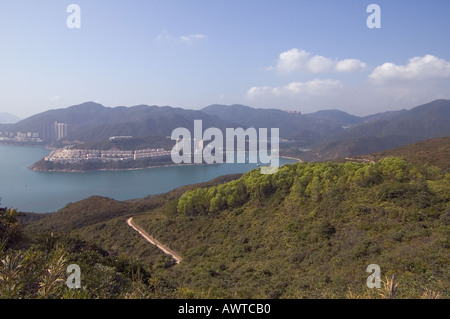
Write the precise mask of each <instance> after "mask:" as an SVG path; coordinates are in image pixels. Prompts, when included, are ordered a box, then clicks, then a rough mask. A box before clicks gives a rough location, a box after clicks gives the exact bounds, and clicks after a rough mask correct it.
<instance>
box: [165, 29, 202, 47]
mask: <svg viewBox="0 0 450 319" xmlns="http://www.w3.org/2000/svg"><path fill="white" fill-rule="evenodd" d="M206 38H207V36H206V35H204V34H200V33H197V34H190V35H182V36H174V35H173V34H170V33H169V31H167V30H162V31H161V33H160V34H159V35H158V36H157V37H156V39H157V40H165V41H172V42H181V43H186V44H193V43H194V41H198V40H203V39H206Z"/></svg>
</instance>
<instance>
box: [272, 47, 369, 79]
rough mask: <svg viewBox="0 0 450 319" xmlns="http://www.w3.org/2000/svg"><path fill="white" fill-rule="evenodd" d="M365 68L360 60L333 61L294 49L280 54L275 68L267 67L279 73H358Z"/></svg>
mask: <svg viewBox="0 0 450 319" xmlns="http://www.w3.org/2000/svg"><path fill="white" fill-rule="evenodd" d="M366 67H367V65H366V63H364V62H361V61H360V60H356V59H345V60H337V59H334V60H333V59H330V58H327V57H324V56H321V55H313V54H311V53H310V52H307V51H305V50H299V49H296V48H294V49H291V50H289V51H286V52H282V53H281V54H280V55H279V57H278V61H277V65H276V66H275V67H273V66H272V67H269V70H277V71H278V72H280V73H291V72H308V73H322V72H359V71H363V70H364V69H365V68H366Z"/></svg>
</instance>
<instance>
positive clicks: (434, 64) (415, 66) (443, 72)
mask: <svg viewBox="0 0 450 319" xmlns="http://www.w3.org/2000/svg"><path fill="white" fill-rule="evenodd" d="M449 77H450V62H448V61H446V60H444V59H440V58H437V57H435V56H433V55H425V56H424V57H414V58H412V59H410V60H409V63H408V64H407V65H396V64H394V63H384V64H383V65H380V66H378V67H376V68H375V70H373V72H372V73H371V74H370V75H369V79H370V80H371V81H373V82H375V83H386V82H395V81H417V80H418V81H422V80H429V79H442V78H449Z"/></svg>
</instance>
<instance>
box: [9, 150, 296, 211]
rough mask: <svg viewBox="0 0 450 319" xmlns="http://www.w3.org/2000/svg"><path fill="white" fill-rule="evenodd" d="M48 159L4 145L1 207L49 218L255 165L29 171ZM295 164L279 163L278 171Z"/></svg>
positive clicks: (39, 153)
mask: <svg viewBox="0 0 450 319" xmlns="http://www.w3.org/2000/svg"><path fill="white" fill-rule="evenodd" d="M48 154H49V150H48V149H46V148H43V147H31V146H12V145H0V198H1V206H2V207H14V208H16V209H18V210H20V211H24V212H35V213H45V212H53V211H56V210H58V209H60V208H63V207H64V206H65V205H66V204H67V203H70V202H76V201H79V200H82V199H84V198H88V197H90V196H93V195H99V196H105V197H110V198H114V199H117V200H128V199H133V198H142V197H145V196H147V195H152V194H159V193H164V192H167V191H170V190H172V189H174V188H177V187H180V186H183V185H188V184H195V183H200V182H205V181H208V180H211V179H213V178H215V177H218V176H221V175H225V174H234V173H245V172H248V171H250V170H252V169H255V168H256V167H257V165H256V164H249V163H246V164H215V165H185V166H167V167H155V168H148V169H141V170H123V171H93V172H84V173H65V172H35V171H32V170H30V169H28V167H29V166H30V165H32V164H33V163H35V162H36V161H38V160H40V159H41V158H42V157H44V156H46V155H48ZM293 162H295V160H292V159H286V158H280V165H284V164H288V163H293Z"/></svg>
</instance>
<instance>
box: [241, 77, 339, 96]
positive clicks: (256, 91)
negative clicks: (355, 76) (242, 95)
mask: <svg viewBox="0 0 450 319" xmlns="http://www.w3.org/2000/svg"><path fill="white" fill-rule="evenodd" d="M342 87H343V84H342V83H341V82H340V81H337V80H330V79H327V80H320V79H314V80H311V81H308V82H292V83H290V84H288V85H286V86H282V87H269V86H263V87H258V86H254V87H252V88H251V89H249V90H248V91H247V98H249V99H255V98H271V97H276V98H279V97H281V98H285V97H287V98H299V97H300V98H302V97H303V98H305V97H307V96H311V95H321V94H324V93H326V92H327V93H331V92H332V91H335V90H336V89H339V88H342Z"/></svg>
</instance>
